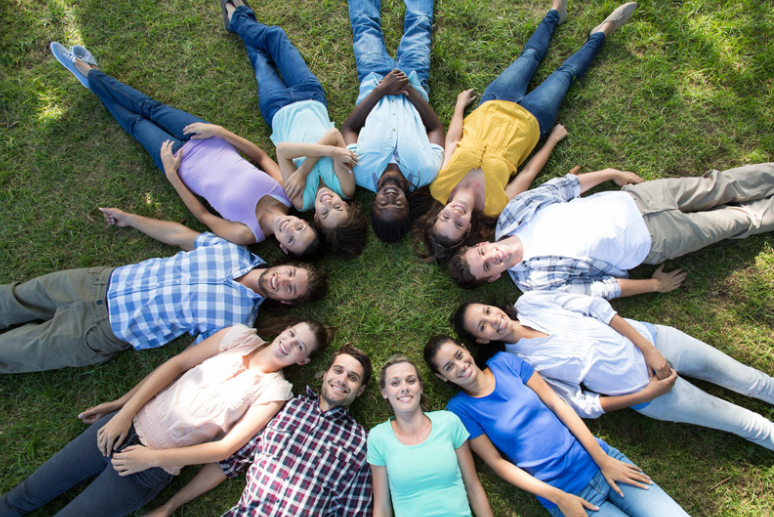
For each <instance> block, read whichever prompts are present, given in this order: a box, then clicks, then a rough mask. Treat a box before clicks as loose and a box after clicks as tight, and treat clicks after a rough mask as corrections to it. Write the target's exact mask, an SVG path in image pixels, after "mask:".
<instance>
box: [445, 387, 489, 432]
mask: <svg viewBox="0 0 774 517" xmlns="http://www.w3.org/2000/svg"><path fill="white" fill-rule="evenodd" d="M446 409H447V410H449V411H451V412H452V413H454V414H455V415H457V417H458V418H459V419H460V422H462V425H463V426H465V430H467V431H468V433H470V436H469V438H470V439H471V440H472V439H473V438H478V437H479V436H481V435H482V434H484V428H483V427H481V425H480V424H479V423H478V422H476V420H475V419H474V418H472V417H471V416H470V415H469V414H468V412H467V411H466V409H467V408H465V404H464V403H462V402H460V401H459V400H458V399H457V397H456V396H455V397H452V399H451V400H450V401H449V402H448V403H447V404H446Z"/></svg>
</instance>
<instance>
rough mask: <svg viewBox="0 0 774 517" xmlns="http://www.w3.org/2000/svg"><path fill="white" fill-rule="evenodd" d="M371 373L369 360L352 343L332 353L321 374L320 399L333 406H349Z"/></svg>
mask: <svg viewBox="0 0 774 517" xmlns="http://www.w3.org/2000/svg"><path fill="white" fill-rule="evenodd" d="M372 373H373V367H372V366H371V360H370V359H369V358H368V356H367V355H366V354H365V352H363V351H362V350H360V349H358V348H355V347H354V346H353V345H352V343H345V344H344V346H342V347H341V348H340V349H339V350H337V351H336V352H334V353H333V356H332V357H331V359H330V361H329V362H328V368H327V369H326V370H325V374H324V375H323V383H322V389H321V391H320V397H321V400H322V401H324V404H325V405H327V406H329V407H330V408H333V407H338V406H341V407H349V406H350V405H351V404H352V402H354V400H355V399H356V398H357V397H359V396H360V395H362V393H363V391H365V388H366V385H367V384H368V380H369V379H370V378H371V374H372Z"/></svg>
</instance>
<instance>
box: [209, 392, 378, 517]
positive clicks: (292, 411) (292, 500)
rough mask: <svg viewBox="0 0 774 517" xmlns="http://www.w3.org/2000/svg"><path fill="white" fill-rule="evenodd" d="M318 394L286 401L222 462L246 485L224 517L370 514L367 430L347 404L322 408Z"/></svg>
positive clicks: (232, 474)
mask: <svg viewBox="0 0 774 517" xmlns="http://www.w3.org/2000/svg"><path fill="white" fill-rule="evenodd" d="M317 401H318V397H317V395H316V394H315V393H314V392H313V391H312V390H311V389H309V388H307V395H306V396H303V395H297V396H296V397H294V398H292V399H291V400H289V401H288V402H287V403H286V404H285V406H284V407H283V408H282V409H281V410H280V412H279V413H277V415H276V416H275V417H274V418H273V419H272V420H271V422H269V424H268V425H267V426H266V428H265V429H264V430H263V431H261V432H260V433H259V434H258V435H257V436H256V437H255V438H253V439H252V440H251V441H250V442H249V443H248V444H247V445H245V446H244V447H242V449H241V450H239V451H238V452H237V453H236V454H234V455H233V456H231V457H230V458H228V459H227V460H225V461H222V462H221V463H220V466H221V468H222V469H223V471H224V472H225V474H226V476H228V477H234V476H236V475H237V474H238V473H239V472H240V471H242V469H244V467H245V465H247V464H250V463H252V465H251V466H250V468H249V470H248V471H247V485H246V486H245V489H244V492H242V498H241V499H240V500H239V503H238V504H237V505H236V506H234V507H233V508H232V509H231V510H229V511H228V512H226V513H225V514H224V516H223V517H238V516H254V515H261V516H268V517H270V516H276V517H287V516H294V517H296V516H307V515H308V516H314V517H322V516H334V515H335V516H342V517H343V516H351V517H355V516H364V515H371V511H372V508H371V471H370V468H369V466H368V463H366V432H365V431H364V430H363V428H362V427H361V426H360V424H358V423H357V422H355V419H354V418H353V417H352V415H350V414H349V411H348V410H347V409H345V408H340V407H338V408H334V409H331V410H329V411H326V412H325V413H323V412H322V411H321V410H320V406H319V404H318V402H317Z"/></svg>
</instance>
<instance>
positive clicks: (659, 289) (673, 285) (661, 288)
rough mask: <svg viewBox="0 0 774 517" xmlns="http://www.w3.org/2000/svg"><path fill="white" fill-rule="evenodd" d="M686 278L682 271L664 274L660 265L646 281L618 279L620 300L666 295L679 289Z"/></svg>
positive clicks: (662, 266) (686, 274) (676, 270)
mask: <svg viewBox="0 0 774 517" xmlns="http://www.w3.org/2000/svg"><path fill="white" fill-rule="evenodd" d="M687 276H688V273H683V270H682V269H675V270H674V271H670V272H669V273H664V264H661V265H660V266H658V267H657V268H656V271H654V272H653V276H652V277H650V278H648V279H645V280H632V279H630V278H619V279H618V284H619V285H620V286H621V297H622V298H623V297H626V296H635V295H638V294H644V293H668V292H670V291H674V290H675V289H677V288H678V287H680V286H681V285H682V283H683V281H684V280H685V278H686V277H687Z"/></svg>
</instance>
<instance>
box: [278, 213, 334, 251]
mask: <svg viewBox="0 0 774 517" xmlns="http://www.w3.org/2000/svg"><path fill="white" fill-rule="evenodd" d="M274 237H275V238H276V239H277V241H278V242H279V245H280V249H281V250H282V252H283V253H284V254H286V255H290V256H292V257H294V258H304V259H306V260H316V259H317V258H319V257H320V255H321V254H322V248H323V246H322V242H321V239H320V235H319V234H318V233H317V230H315V228H314V227H313V226H312V225H310V224H309V223H308V222H306V221H304V220H303V219H300V218H298V217H296V216H294V215H283V216H282V217H277V218H276V219H275V220H274Z"/></svg>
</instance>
